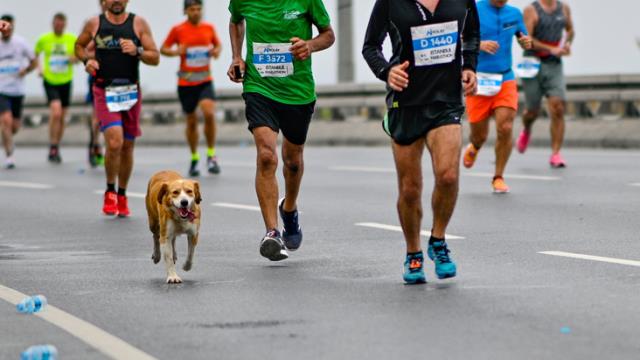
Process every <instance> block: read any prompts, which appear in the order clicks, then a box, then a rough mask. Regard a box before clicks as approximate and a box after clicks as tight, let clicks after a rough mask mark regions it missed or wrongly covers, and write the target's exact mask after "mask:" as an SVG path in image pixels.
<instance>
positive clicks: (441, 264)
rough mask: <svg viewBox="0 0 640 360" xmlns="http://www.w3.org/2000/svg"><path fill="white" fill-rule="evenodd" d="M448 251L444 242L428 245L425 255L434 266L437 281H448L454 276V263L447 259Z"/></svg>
mask: <svg viewBox="0 0 640 360" xmlns="http://www.w3.org/2000/svg"><path fill="white" fill-rule="evenodd" d="M450 252H451V251H449V249H448V248H447V243H446V242H444V241H435V242H434V243H433V244H429V250H428V251H427V254H428V255H429V258H430V259H431V260H433V262H434V263H435V264H436V275H438V279H448V278H452V277H454V276H456V263H454V262H453V261H452V260H451V258H450V257H449V253H450Z"/></svg>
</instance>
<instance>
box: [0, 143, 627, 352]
mask: <svg viewBox="0 0 640 360" xmlns="http://www.w3.org/2000/svg"><path fill="white" fill-rule="evenodd" d="M62 155H63V157H64V160H65V162H64V163H63V164H62V165H60V166H53V165H49V164H47V163H46V162H45V161H44V160H45V157H46V151H45V150H43V149H41V148H40V149H22V148H19V149H18V151H17V153H16V156H17V161H18V168H17V169H16V170H14V171H11V172H9V171H6V170H0V205H1V206H0V285H2V286H5V287H8V288H11V289H15V290H17V291H20V292H22V293H25V294H44V295H46V296H47V298H48V299H49V302H50V304H51V305H52V306H53V307H55V308H58V309H61V310H64V311H65V312H66V313H68V314H71V315H73V316H75V317H77V318H79V319H82V320H85V321H87V322H89V323H91V324H93V325H95V326H96V327H97V328H99V329H102V330H103V331H104V332H106V333H108V334H111V335H113V336H116V337H117V338H119V339H121V340H122V342H123V343H126V344H129V345H131V346H133V347H135V348H137V349H139V350H141V351H142V352H144V353H146V354H149V355H150V356H153V357H155V358H158V359H256V358H261V359H300V358H302V359H356V358H357V359H401V358H427V359H516V358H517V359H602V358H606V359H633V358H638V356H639V355H638V354H640V341H638V333H639V332H640V311H638V304H640V291H638V290H640V286H639V284H640V241H639V240H640V235H639V233H640V232H639V230H640V222H639V221H638V214H639V213H640V152H638V151H599V150H567V151H565V157H566V159H567V162H568V165H569V167H567V168H566V169H562V170H552V169H550V168H549V166H548V164H547V160H548V151H547V150H546V149H545V150H543V149H532V150H531V151H530V152H529V153H527V154H526V155H520V154H514V155H513V158H512V161H511V163H510V165H509V167H508V174H507V176H506V180H507V182H508V183H509V185H510V186H511V188H512V192H511V193H510V194H508V195H493V194H492V193H491V192H490V176H491V172H492V166H493V165H492V160H493V156H492V154H491V151H489V150H487V149H485V150H483V152H481V154H480V157H479V159H478V163H477V164H476V167H475V168H474V169H472V170H471V171H467V170H465V171H463V175H462V177H461V193H460V197H459V201H458V207H457V209H456V212H455V214H454V218H453V220H452V223H451V225H450V227H449V229H448V231H447V232H448V233H449V234H451V235H452V237H451V238H450V240H449V244H450V248H451V250H452V251H453V253H452V255H453V258H454V259H455V260H456V261H457V263H458V267H459V275H458V277H456V278H454V279H450V280H446V281H440V280H437V279H436V277H435V274H434V270H433V267H432V264H430V263H428V267H427V277H428V281H429V282H428V284H426V285H421V286H406V285H403V283H402V278H401V271H402V262H403V260H404V258H403V257H404V245H403V240H402V234H401V233H399V232H396V231H393V230H388V229H393V228H389V227H388V226H397V225H398V219H397V216H396V212H395V197H396V178H395V174H394V172H393V163H392V159H391V153H390V149H389V148H387V147H379V148H341V147H337V148H322V147H318V148H314V147H312V148H308V149H307V152H306V173H305V179H304V183H303V188H302V194H301V199H300V202H299V207H300V209H301V210H302V211H303V214H302V215H301V221H302V226H303V228H304V233H305V240H304V243H303V246H302V248H301V249H300V250H299V251H298V252H295V253H293V254H291V257H290V259H289V260H287V261H284V262H280V263H270V262H268V261H267V260H265V259H263V258H261V257H260V256H259V254H258V242H259V240H260V238H261V236H262V235H263V225H262V220H261V217H260V214H259V212H256V211H254V210H253V208H252V206H255V205H256V204H257V200H256V197H255V192H254V189H253V174H254V171H255V170H254V165H253V163H254V150H253V149H252V148H251V147H233V148H221V149H219V156H220V158H221V165H222V170H223V172H222V174H221V175H219V176H203V177H202V178H201V179H200V181H201V184H202V189H203V198H204V202H203V219H202V228H201V238H200V245H199V246H198V248H197V249H196V255H195V264H194V268H193V270H192V271H191V272H189V273H185V272H183V271H182V270H181V269H180V270H179V271H178V273H179V275H180V276H181V277H182V278H183V280H185V283H184V284H181V285H167V284H165V283H164V280H165V272H164V268H163V266H162V264H159V265H153V263H152V261H151V259H150V255H151V250H152V237H151V233H150V232H149V230H148V228H147V219H146V214H145V210H144V201H143V200H142V199H140V198H136V197H133V196H135V195H136V193H140V194H142V193H144V192H145V190H146V189H145V186H146V182H147V181H148V179H149V177H150V176H151V175H152V174H153V173H154V172H155V171H158V170H162V169H175V170H180V171H185V170H186V166H187V163H186V161H187V160H188V155H187V151H186V149H184V148H182V147H180V148H140V149H138V150H137V152H136V160H137V165H136V169H135V173H134V175H133V180H132V183H131V185H130V187H129V192H130V194H131V195H132V198H131V199H130V203H131V207H132V212H133V216H132V217H131V218H128V219H113V218H107V217H104V216H102V215H101V214H100V206H101V196H100V195H99V194H97V193H96V191H98V192H100V191H102V189H103V187H104V176H103V173H102V171H101V170H91V169H86V161H85V150H84V149H80V148H75V149H67V148H63V149H62ZM427 164H428V162H427V161H426V159H425V182H426V184H425V189H430V188H431V187H432V184H433V181H432V179H431V176H430V172H429V167H428V165H427ZM429 196H430V192H429V191H428V192H427V193H425V196H424V204H425V207H426V209H428V203H429ZM225 203H226V204H225ZM229 206H232V207H229ZM430 219H431V215H430V211H425V222H424V225H423V229H426V230H428V229H429V228H430V224H429V222H430ZM361 223H373V225H371V224H370V226H377V227H370V226H360V225H356V224H361ZM541 252H555V253H547V254H543V253H541ZM185 255H186V239H184V238H181V239H179V240H178V257H179V259H178V262H179V264H180V265H181V264H182V261H183V260H184V258H185ZM585 255H586V257H585ZM589 256H591V257H589ZM625 260H629V261H625ZM0 290H1V289H0ZM0 295H2V291H0ZM0 297H1V296H0ZM49 309H50V310H51V309H53V308H49ZM45 312H46V310H45ZM43 314H44V313H43ZM59 321H60V322H62V323H65V321H67V320H66V318H62V319H61V320H59ZM98 338H99V337H98V336H94V334H93V333H91V332H88V331H86V332H82V331H81V332H80V335H79V337H74V336H71V335H70V334H69V333H67V332H65V331H63V330H61V329H60V328H59V327H58V326H57V325H55V324H54V323H52V322H49V321H45V319H43V318H41V317H35V316H28V315H21V314H17V313H16V311H15V308H14V306H13V305H12V304H10V303H9V302H6V301H2V300H0V358H2V359H14V358H18V357H19V353H20V351H22V350H23V349H25V348H26V347H28V346H29V345H32V344H41V343H51V344H54V345H55V346H57V348H58V350H59V352H60V358H61V359H102V358H106V355H105V354H104V351H101V350H99V349H98V348H96V346H94V345H91V344H92V343H91V340H87V339H94V340H95V339H98ZM113 349H115V348H113ZM114 351H116V350H114ZM116 357H119V358H125V357H126V356H124V355H121V356H116Z"/></svg>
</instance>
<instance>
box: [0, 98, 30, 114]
mask: <svg viewBox="0 0 640 360" xmlns="http://www.w3.org/2000/svg"><path fill="white" fill-rule="evenodd" d="M23 102H24V96H11V95H5V94H0V114H2V113H3V112H5V111H11V115H12V116H13V119H14V120H20V118H21V117H22V103H23Z"/></svg>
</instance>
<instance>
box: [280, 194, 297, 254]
mask: <svg viewBox="0 0 640 360" xmlns="http://www.w3.org/2000/svg"><path fill="white" fill-rule="evenodd" d="M283 204H284V198H282V199H280V201H279V203H278V211H279V212H280V217H281V218H282V223H283V224H284V229H282V240H283V241H284V246H286V248H287V250H289V251H296V250H298V248H299V247H300V245H301V244H302V229H301V228H300V224H299V223H298V210H297V209H296V210H295V211H293V212H285V211H284V209H282V206H283Z"/></svg>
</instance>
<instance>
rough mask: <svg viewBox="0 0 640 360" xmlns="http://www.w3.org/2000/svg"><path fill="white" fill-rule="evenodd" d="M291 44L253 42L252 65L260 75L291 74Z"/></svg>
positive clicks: (278, 75)
mask: <svg viewBox="0 0 640 360" xmlns="http://www.w3.org/2000/svg"><path fill="white" fill-rule="evenodd" d="M290 47H291V44H288V43H281V44H264V43H253V66H255V68H256V70H258V73H259V74H260V76H262V77H287V76H290V75H293V55H292V54H291V52H290V51H289V48H290Z"/></svg>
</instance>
